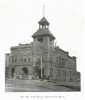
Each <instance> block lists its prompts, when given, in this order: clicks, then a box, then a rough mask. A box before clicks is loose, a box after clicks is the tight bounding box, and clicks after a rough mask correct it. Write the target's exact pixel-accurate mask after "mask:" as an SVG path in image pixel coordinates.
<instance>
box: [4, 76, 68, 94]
mask: <svg viewBox="0 0 85 100" xmlns="http://www.w3.org/2000/svg"><path fill="white" fill-rule="evenodd" d="M5 91H6V92H56V91H70V89H69V88H66V87H62V86H56V83H53V82H47V81H46V80H45V81H40V80H21V79H14V78H9V79H6V81H5Z"/></svg>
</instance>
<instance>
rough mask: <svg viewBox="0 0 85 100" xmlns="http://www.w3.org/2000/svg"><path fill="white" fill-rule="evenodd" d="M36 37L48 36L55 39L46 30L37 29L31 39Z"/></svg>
mask: <svg viewBox="0 0 85 100" xmlns="http://www.w3.org/2000/svg"><path fill="white" fill-rule="evenodd" d="M37 36H50V37H51V38H53V39H55V37H54V36H53V34H52V33H51V32H50V31H49V30H48V29H46V28H45V29H39V30H37V31H36V32H35V33H34V34H33V35H32V37H33V38H34V37H37Z"/></svg>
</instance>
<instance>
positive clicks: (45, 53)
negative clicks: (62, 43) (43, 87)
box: [32, 16, 55, 78]
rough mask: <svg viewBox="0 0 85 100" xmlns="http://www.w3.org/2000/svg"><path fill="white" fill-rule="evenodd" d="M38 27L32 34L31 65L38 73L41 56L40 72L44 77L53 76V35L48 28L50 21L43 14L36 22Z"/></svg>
mask: <svg viewBox="0 0 85 100" xmlns="http://www.w3.org/2000/svg"><path fill="white" fill-rule="evenodd" d="M38 24H39V29H38V30H37V31H36V32H35V33H34V34H33V35H32V38H33V67H34V68H35V69H37V70H36V71H35V72H36V73H37V74H38V75H39V73H40V72H39V70H40V65H41V61H40V58H41V57H42V74H43V76H45V77H47V78H48V77H50V76H53V67H54V63H53V62H54V61H53V59H54V58H53V52H54V40H55V37H54V36H53V34H52V33H51V32H50V30H49V25H50V23H49V22H48V21H47V19H46V18H45V17H44V16H43V18H42V19H41V20H40V21H39V22H38ZM35 72H34V73H35Z"/></svg>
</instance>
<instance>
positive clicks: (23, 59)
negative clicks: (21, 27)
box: [6, 17, 77, 82]
mask: <svg viewBox="0 0 85 100" xmlns="http://www.w3.org/2000/svg"><path fill="white" fill-rule="evenodd" d="M38 24H39V29H38V30H37V31H36V32H35V33H34V34H33V35H32V38H33V42H31V43H30V44H19V45H18V46H13V47H11V49H10V50H11V53H10V54H9V56H8V58H10V59H9V60H7V59H6V62H7V61H8V62H9V66H8V68H7V65H6V76H7V77H13V76H14V75H28V76H31V77H36V76H37V77H38V78H41V75H42V77H43V78H45V79H53V80H56V81H57V82H66V81H76V75H77V74H76V73H77V71H76V57H71V56H69V53H68V52H66V51H64V50H62V49H61V48H59V46H54V40H55V37H54V35H53V34H52V33H51V32H50V30H49V25H50V23H49V22H48V21H47V20H46V18H45V17H43V18H42V19H41V20H40V21H39V22H38ZM41 63H42V64H41ZM41 66H42V69H41ZM7 69H9V70H7ZM41 70H42V71H41ZM41 72H42V74H41ZM8 73H9V74H8Z"/></svg>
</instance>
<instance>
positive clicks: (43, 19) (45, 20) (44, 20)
mask: <svg viewBox="0 0 85 100" xmlns="http://www.w3.org/2000/svg"><path fill="white" fill-rule="evenodd" d="M43 22H46V24H47V25H49V24H50V23H49V22H48V21H47V19H46V18H45V17H43V18H42V19H41V20H40V21H39V22H38V23H39V24H41V23H43Z"/></svg>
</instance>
